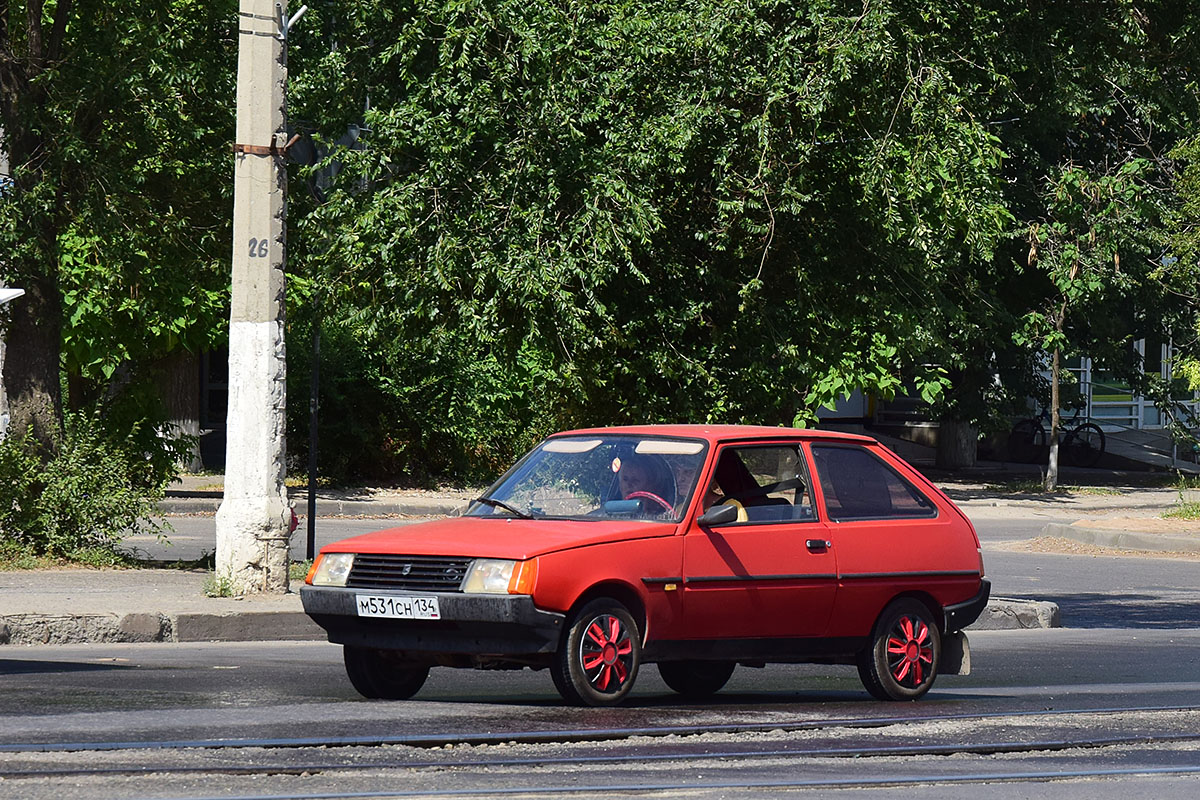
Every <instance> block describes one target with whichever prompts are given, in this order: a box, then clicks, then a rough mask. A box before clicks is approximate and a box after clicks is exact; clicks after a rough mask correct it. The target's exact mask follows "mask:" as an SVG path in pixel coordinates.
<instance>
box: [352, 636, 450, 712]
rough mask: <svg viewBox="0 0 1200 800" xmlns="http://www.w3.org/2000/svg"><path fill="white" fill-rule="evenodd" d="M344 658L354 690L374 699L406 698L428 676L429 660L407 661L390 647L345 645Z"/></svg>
mask: <svg viewBox="0 0 1200 800" xmlns="http://www.w3.org/2000/svg"><path fill="white" fill-rule="evenodd" d="M342 661H343V662H344V663H345V664H346V675H347V676H348V677H349V678H350V683H351V684H352V685H353V686H354V688H355V690H357V691H358V693H359V694H361V695H362V696H363V697H369V698H371V699H373V700H375V699H378V700H407V699H408V698H410V697H412V696H413V695H414V694H416V693H417V692H418V691H420V689H421V687H422V686H424V685H425V679H426V678H428V677H429V665H428V664H416V663H413V662H411V661H405V660H404V659H402V658H400V656H399V654H398V653H395V652H393V651H391V650H376V649H375V648H372V647H352V646H350V645H345V646H344V647H342Z"/></svg>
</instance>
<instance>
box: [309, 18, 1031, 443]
mask: <svg viewBox="0 0 1200 800" xmlns="http://www.w3.org/2000/svg"><path fill="white" fill-rule="evenodd" d="M314 10H315V12H316V14H315V16H316V17H317V19H314V20H312V24H311V25H310V26H309V29H308V30H309V34H308V36H309V38H308V39H306V40H304V44H303V45H301V46H300V49H299V50H298V51H293V58H292V64H293V69H294V72H293V75H294V76H295V78H296V80H295V81H294V82H293V108H294V110H295V111H296V113H297V114H298V115H299V116H300V117H305V118H308V119H311V120H318V119H320V120H329V122H330V124H328V125H327V126H326V127H324V128H323V133H324V134H325V139H326V141H330V140H333V139H335V138H336V137H338V136H340V135H341V134H342V132H343V131H344V127H343V126H344V125H345V124H346V123H349V122H360V123H363V122H365V127H366V128H368V129H369V134H368V135H367V136H365V137H364V138H363V139H362V140H361V146H360V147H359V148H357V149H353V150H348V151H343V152H339V153H338V154H337V156H336V157H337V159H338V161H339V164H340V167H341V170H340V172H339V174H338V176H337V180H336V181H335V183H334V185H333V186H332V188H331V190H330V191H329V193H328V196H327V198H326V201H325V202H324V203H323V204H321V205H319V206H315V207H313V208H312V209H311V210H310V211H307V212H306V214H305V215H304V218H303V221H302V222H300V230H301V233H302V235H303V236H305V237H306V238H308V239H309V240H310V241H309V243H308V244H306V245H304V247H305V248H306V250H305V253H304V260H305V264H306V269H307V270H308V271H309V274H310V275H311V276H312V277H313V280H314V285H318V286H320V287H321V288H320V289H319V291H320V292H321V293H322V295H321V296H322V297H323V298H324V300H323V302H324V303H326V304H327V306H328V309H329V316H327V319H333V318H336V319H338V321H339V322H338V324H340V325H344V326H346V328H347V330H350V331H353V334H352V337H353V339H354V340H356V341H359V342H363V343H370V344H367V345H366V348H367V349H368V350H370V351H371V352H372V353H373V357H374V358H375V359H376V360H375V369H376V370H377V374H378V376H379V377H378V381H379V382H378V384H377V388H380V389H382V390H383V391H384V392H385V393H386V394H387V395H388V397H389V401H390V402H391V403H392V408H393V409H394V414H393V415H392V416H391V418H390V419H389V420H388V421H387V422H388V423H390V425H392V426H393V428H394V430H395V438H397V439H398V440H405V441H407V442H410V443H411V442H415V443H416V444H417V445H418V448H417V450H416V451H415V452H425V453H428V452H430V451H435V452H455V451H457V452H466V453H467V454H468V456H473V455H478V456H480V457H482V458H483V459H487V458H499V459H500V460H504V459H506V458H509V457H511V455H512V453H513V451H515V450H519V449H520V448H521V447H523V446H525V444H527V443H528V441H529V440H530V439H532V438H535V437H536V436H538V435H540V434H542V433H544V432H546V430H547V429H549V428H554V427H559V426H561V425H566V424H574V423H577V422H586V423H607V422H622V421H642V420H681V421H697V422H702V421H707V420H722V421H737V420H745V421H757V422H766V423H785V424H790V423H792V422H793V421H794V420H797V419H799V420H804V419H811V414H812V411H813V410H814V409H815V408H816V407H817V406H819V405H821V404H823V403H827V402H831V401H833V400H834V399H835V398H836V397H837V396H838V395H839V394H841V393H843V392H846V391H848V390H850V389H853V388H856V387H863V388H866V389H868V390H872V391H876V392H879V393H881V394H884V395H887V394H889V393H891V392H892V391H894V390H895V389H896V387H897V385H898V381H899V373H900V369H901V367H902V366H904V365H906V364H920V363H924V362H925V360H926V359H925V358H924V353H925V351H926V349H927V346H928V338H927V335H926V333H925V332H926V331H927V329H928V324H927V316H928V314H929V308H928V298H929V291H930V287H931V286H938V285H942V284H945V283H948V282H953V281H955V280H956V277H955V275H954V272H953V269H952V268H953V267H954V266H956V265H957V264H960V263H961V262H962V261H963V260H964V259H974V260H979V261H984V260H987V259H989V258H990V257H991V255H992V253H993V250H994V247H995V245H996V242H997V241H998V239H999V238H1000V237H1001V236H1002V235H1003V234H1004V232H1005V230H1006V229H1007V227H1008V226H1009V225H1010V224H1011V219H1010V216H1009V215H1008V213H1007V212H1006V210H1005V208H1004V205H1003V203H1002V202H1001V199H1002V188H1001V185H1000V184H1001V175H1000V169H1001V163H1002V156H1003V153H1002V148H1001V146H1000V142H999V140H998V138H997V136H996V132H995V127H994V126H993V125H992V124H991V122H992V120H991V119H990V118H989V116H988V113H989V112H990V110H991V109H990V108H989V107H988V98H989V96H990V95H991V94H992V93H993V92H995V91H997V90H998V88H997V78H996V76H995V75H994V74H993V72H992V70H991V69H989V67H988V59H989V58H990V56H989V55H988V53H989V48H990V47H991V43H990V42H989V41H988V40H987V39H988V36H995V35H997V32H998V31H1000V30H1002V29H1003V25H1004V20H1003V19H1002V18H1001V15H1000V14H999V13H998V12H997V11H995V10H993V11H991V12H989V13H988V14H987V15H985V18H984V22H985V23H986V24H987V25H990V26H992V28H993V29H994V30H993V31H992V32H991V33H990V34H988V36H982V37H980V38H979V40H978V41H975V39H974V38H973V36H972V35H971V34H972V33H975V32H976V30H975V29H971V30H965V29H963V28H962V27H961V26H962V24H963V23H964V22H965V21H966V17H967V12H965V11H963V12H958V11H955V13H954V14H953V15H950V16H946V15H940V14H939V13H935V12H931V11H928V10H926V9H924V8H923V7H918V6H916V5H910V4H906V3H898V2H894V3H880V4H874V3H873V4H869V5H867V6H862V5H860V4H854V5H853V6H851V5H849V4H845V3H840V2H832V1H831V0H825V1H820V0H815V1H814V2H808V3H801V4H796V3H785V2H752V3H745V2H738V3H735V2H729V1H728V0H694V1H693V2H688V3H682V4H681V3H676V2H671V3H667V2H641V3H632V2H601V3H583V4H580V3H528V2H516V1H515V0H494V1H493V2H455V3H445V2H436V1H435V0H415V1H414V2H409V3H402V4H399V6H397V4H392V3H371V2H367V3H359V4H355V5H354V6H353V7H352V8H344V7H340V6H339V7H336V8H334V7H329V6H316V7H315V9H314ZM960 13H961V15H962V16H961V17H960V16H958V15H959V14H960ZM318 21H319V23H320V24H318ZM972 24H974V23H973V22H972ZM299 41H301V38H300V36H299V34H297V37H296V38H295V39H294V40H293V42H294V43H296V42H299ZM331 45H332V47H331ZM964 48H965V49H964ZM368 102H369V110H367V111H365V112H364V108H366V107H367V106H368ZM330 109H338V111H337V113H333V114H330V113H329V112H330ZM317 242H319V244H317ZM917 377H918V378H919V379H920V382H921V385H922V386H923V387H924V389H925V391H926V393H927V394H928V395H929V396H931V397H933V396H935V395H936V394H937V392H938V390H939V387H940V385H941V381H942V375H941V374H940V373H939V372H937V371H936V370H934V371H930V372H928V373H920V372H918V373H917Z"/></svg>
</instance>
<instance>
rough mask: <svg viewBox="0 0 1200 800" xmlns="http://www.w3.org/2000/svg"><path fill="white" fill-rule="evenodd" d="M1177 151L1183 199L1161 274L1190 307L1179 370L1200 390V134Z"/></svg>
mask: <svg viewBox="0 0 1200 800" xmlns="http://www.w3.org/2000/svg"><path fill="white" fill-rule="evenodd" d="M1173 155H1174V156H1175V157H1176V158H1177V159H1178V161H1179V167H1180V173H1179V180H1178V183H1177V188H1178V197H1179V201H1180V202H1179V205H1178V206H1177V208H1176V209H1175V210H1174V213H1173V214H1172V215H1171V219H1170V235H1171V244H1172V248H1171V253H1170V255H1169V257H1168V258H1167V259H1165V260H1164V263H1163V265H1162V268H1161V271H1160V277H1161V279H1162V280H1163V281H1164V282H1165V283H1166V284H1167V285H1169V286H1170V289H1171V291H1172V292H1173V293H1174V294H1175V295H1176V296H1178V297H1179V298H1181V299H1182V300H1183V301H1184V303H1185V308H1186V309H1187V312H1185V313H1184V314H1183V315H1182V317H1183V319H1182V320H1181V322H1182V323H1183V324H1181V325H1179V326H1178V327H1177V328H1176V331H1177V337H1178V338H1177V339H1176V342H1175V344H1176V346H1177V347H1178V348H1179V349H1180V351H1181V353H1182V354H1183V355H1182V357H1181V358H1180V361H1179V363H1178V365H1177V371H1178V374H1179V375H1180V376H1182V377H1184V378H1185V379H1186V380H1187V384H1188V387H1189V388H1190V389H1192V390H1193V391H1200V136H1194V137H1192V138H1190V139H1188V140H1187V141H1185V142H1182V143H1181V144H1180V145H1179V146H1178V147H1177V148H1176V149H1175V152H1174V153H1173ZM1189 327H1190V331H1188V328H1189Z"/></svg>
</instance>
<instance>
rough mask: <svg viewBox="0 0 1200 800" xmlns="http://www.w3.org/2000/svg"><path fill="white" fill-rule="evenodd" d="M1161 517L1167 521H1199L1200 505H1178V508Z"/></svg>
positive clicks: (1191, 503)
mask: <svg viewBox="0 0 1200 800" xmlns="http://www.w3.org/2000/svg"><path fill="white" fill-rule="evenodd" d="M1163 516H1164V517H1167V518H1168V519H1200V503H1196V502H1187V503H1180V504H1179V507H1178V508H1173V509H1171V510H1170V511H1168V512H1167V513H1165V514H1163Z"/></svg>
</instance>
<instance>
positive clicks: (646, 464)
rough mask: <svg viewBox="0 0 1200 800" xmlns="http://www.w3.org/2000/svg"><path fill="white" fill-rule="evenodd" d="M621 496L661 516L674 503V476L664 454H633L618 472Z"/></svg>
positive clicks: (670, 508)
mask: <svg viewBox="0 0 1200 800" xmlns="http://www.w3.org/2000/svg"><path fill="white" fill-rule="evenodd" d="M617 481H618V488H619V490H620V492H621V497H622V499H625V500H638V501H640V502H641V507H642V509H643V510H644V511H646V512H648V513H651V514H655V515H660V514H666V513H669V512H670V511H671V510H672V509H673V507H674V505H675V476H674V475H673V474H672V472H671V468H670V467H669V466H668V465H667V462H666V461H664V460H663V459H662V458H661V457H656V456H642V455H634V456H630V457H629V458H627V459H625V460H624V461H623V462H621V466H620V469H619V470H618V472H617Z"/></svg>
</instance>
